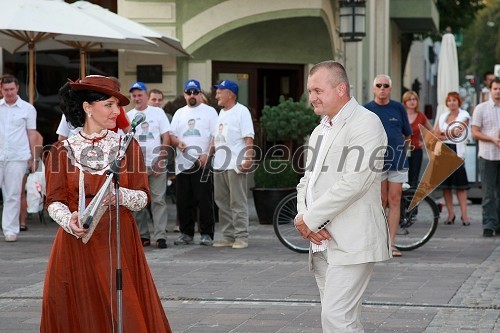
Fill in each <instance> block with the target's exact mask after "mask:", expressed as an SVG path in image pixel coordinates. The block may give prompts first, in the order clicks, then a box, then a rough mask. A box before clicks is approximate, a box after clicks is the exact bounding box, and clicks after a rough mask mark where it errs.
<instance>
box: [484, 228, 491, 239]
mask: <svg viewBox="0 0 500 333" xmlns="http://www.w3.org/2000/svg"><path fill="white" fill-rule="evenodd" d="M483 237H493V230H491V229H484V230H483Z"/></svg>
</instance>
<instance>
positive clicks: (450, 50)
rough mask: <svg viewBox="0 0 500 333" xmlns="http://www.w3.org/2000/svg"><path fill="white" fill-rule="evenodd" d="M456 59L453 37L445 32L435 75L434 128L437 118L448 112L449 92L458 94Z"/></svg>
mask: <svg viewBox="0 0 500 333" xmlns="http://www.w3.org/2000/svg"><path fill="white" fill-rule="evenodd" d="M458 88H459V87H458V58H457V45H456V44H455V36H454V35H453V34H452V33H450V32H447V33H445V34H444V35H443V39H442V41H441V49H440V50H439V64H438V75H437V99H438V106H437V113H436V118H435V121H434V126H437V123H438V121H439V117H440V116H441V115H442V114H443V113H445V112H446V111H448V108H447V107H446V96H447V95H448V93H449V92H452V91H456V92H458Z"/></svg>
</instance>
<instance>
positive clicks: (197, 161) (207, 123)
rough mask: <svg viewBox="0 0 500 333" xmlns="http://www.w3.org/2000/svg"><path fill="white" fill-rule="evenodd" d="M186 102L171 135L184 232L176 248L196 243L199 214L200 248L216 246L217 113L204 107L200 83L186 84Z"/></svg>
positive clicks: (181, 228) (179, 207)
mask: <svg viewBox="0 0 500 333" xmlns="http://www.w3.org/2000/svg"><path fill="white" fill-rule="evenodd" d="M184 98H185V99H186V103H187V105H186V106H184V107H182V108H180V109H179V110H177V111H176V112H175V114H174V117H173V119H172V125H171V134H170V141H171V143H172V146H173V147H177V158H176V160H175V175H176V178H175V181H176V190H177V193H176V195H177V200H176V204H177V217H178V219H179V227H180V231H181V235H180V236H179V238H178V239H177V240H176V241H175V242H174V244H175V245H186V244H191V243H193V236H194V231H195V222H196V220H197V215H198V214H199V219H198V222H199V230H200V234H201V240H200V244H201V245H212V242H213V238H214V222H215V221H214V208H213V197H212V190H213V187H212V179H211V177H210V168H209V158H208V157H209V156H210V154H211V153H212V152H213V133H214V131H215V125H216V123H217V111H215V109H214V108H213V107H211V106H208V105H206V104H204V103H203V100H202V92H201V86H200V83H199V82H198V81H196V80H188V81H187V82H186V83H185V85H184Z"/></svg>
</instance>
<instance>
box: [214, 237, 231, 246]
mask: <svg viewBox="0 0 500 333" xmlns="http://www.w3.org/2000/svg"><path fill="white" fill-rule="evenodd" d="M233 245H234V242H231V241H228V240H227V239H221V240H218V241H215V242H214V243H213V244H212V246H213V247H232V246H233Z"/></svg>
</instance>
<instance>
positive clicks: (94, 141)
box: [78, 130, 108, 148]
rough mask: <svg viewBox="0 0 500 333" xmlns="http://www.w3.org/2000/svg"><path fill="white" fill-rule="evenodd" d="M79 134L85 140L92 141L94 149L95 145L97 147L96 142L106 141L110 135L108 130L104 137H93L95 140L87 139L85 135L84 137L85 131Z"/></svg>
mask: <svg viewBox="0 0 500 333" xmlns="http://www.w3.org/2000/svg"><path fill="white" fill-rule="evenodd" d="M78 134H80V135H81V137H82V138H84V139H85V140H88V141H91V142H92V148H94V145H95V143H96V142H99V141H101V140H102V139H104V138H105V137H106V136H107V135H108V130H106V133H104V135H102V136H96V137H93V138H90V137H86V136H85V135H83V131H80V132H78Z"/></svg>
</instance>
